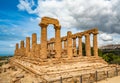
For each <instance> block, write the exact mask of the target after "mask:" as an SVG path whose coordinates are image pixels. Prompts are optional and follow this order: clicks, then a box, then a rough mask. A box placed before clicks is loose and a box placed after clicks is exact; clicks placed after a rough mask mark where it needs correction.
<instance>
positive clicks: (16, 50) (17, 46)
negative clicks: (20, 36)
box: [14, 43, 19, 55]
mask: <svg viewBox="0 0 120 83" xmlns="http://www.w3.org/2000/svg"><path fill="white" fill-rule="evenodd" d="M18 49H19V44H18V43H16V48H15V51H14V55H18Z"/></svg>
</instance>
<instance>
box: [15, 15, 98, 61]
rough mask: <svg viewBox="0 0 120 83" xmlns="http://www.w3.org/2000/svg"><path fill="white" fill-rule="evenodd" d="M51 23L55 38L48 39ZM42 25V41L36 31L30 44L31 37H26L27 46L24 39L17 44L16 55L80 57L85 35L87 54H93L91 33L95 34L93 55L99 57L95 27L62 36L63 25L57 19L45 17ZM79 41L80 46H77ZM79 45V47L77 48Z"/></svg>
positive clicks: (45, 57) (44, 57) (88, 55)
mask: <svg viewBox="0 0 120 83" xmlns="http://www.w3.org/2000/svg"><path fill="white" fill-rule="evenodd" d="M49 24H53V25H54V29H55V38H51V39H50V40H47V26H48V25H49ZM39 25H40V27H41V40H40V41H41V43H40V44H37V35H36V33H33V34H32V42H31V44H32V45H31V46H30V37H26V46H25V45H24V41H21V42H20V48H19V44H18V43H17V44H16V49H15V56H22V57H24V56H25V57H34V58H35V57H39V58H41V59H47V58H48V57H51V56H52V57H54V58H62V57H66V58H69V59H71V58H72V57H79V56H83V55H82V37H83V36H84V37H85V50H86V56H87V57H90V56H91V45H90V35H91V34H93V50H94V53H93V55H92V56H95V57H98V45H97V34H98V29H97V28H94V29H91V30H87V31H84V32H79V33H75V34H72V32H71V31H68V32H67V36H64V37H61V36H60V35H61V32H60V30H61V26H60V24H59V21H58V20H57V19H53V18H49V17H43V18H42V20H41V22H40V24H39ZM77 42H78V46H77ZM77 47H78V48H77Z"/></svg>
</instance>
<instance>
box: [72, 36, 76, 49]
mask: <svg viewBox="0 0 120 83" xmlns="http://www.w3.org/2000/svg"><path fill="white" fill-rule="evenodd" d="M73 48H76V37H73Z"/></svg>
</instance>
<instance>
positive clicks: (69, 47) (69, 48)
mask: <svg viewBox="0 0 120 83" xmlns="http://www.w3.org/2000/svg"><path fill="white" fill-rule="evenodd" d="M67 55H68V58H69V59H71V58H72V56H73V52H72V32H70V31H68V32H67Z"/></svg>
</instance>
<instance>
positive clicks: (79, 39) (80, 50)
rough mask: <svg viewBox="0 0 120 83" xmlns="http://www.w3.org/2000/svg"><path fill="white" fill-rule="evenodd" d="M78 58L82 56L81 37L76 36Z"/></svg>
mask: <svg viewBox="0 0 120 83" xmlns="http://www.w3.org/2000/svg"><path fill="white" fill-rule="evenodd" d="M78 48H79V56H82V36H78Z"/></svg>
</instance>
